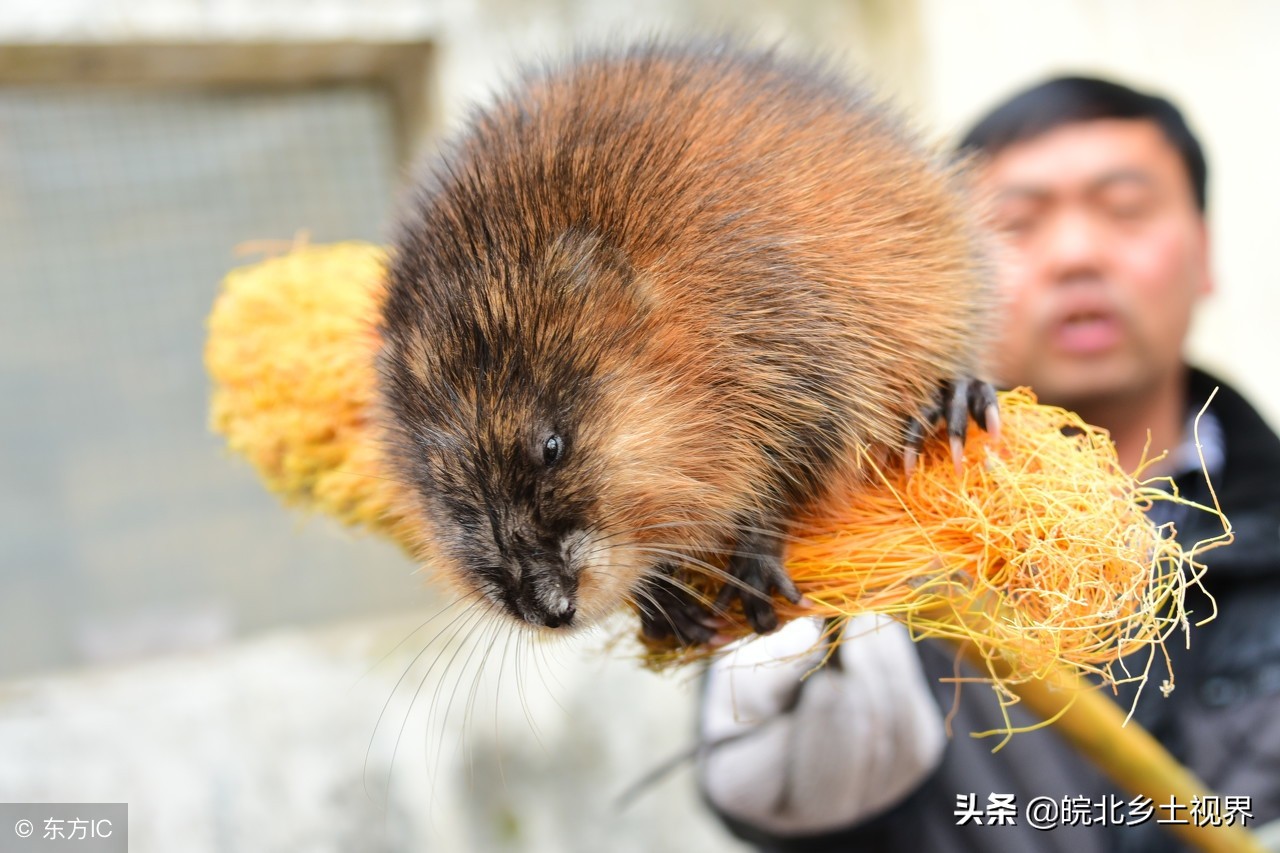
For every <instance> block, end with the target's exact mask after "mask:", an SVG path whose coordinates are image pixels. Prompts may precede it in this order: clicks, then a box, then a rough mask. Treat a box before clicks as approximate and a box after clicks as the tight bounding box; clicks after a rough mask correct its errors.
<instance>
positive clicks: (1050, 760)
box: [721, 371, 1280, 853]
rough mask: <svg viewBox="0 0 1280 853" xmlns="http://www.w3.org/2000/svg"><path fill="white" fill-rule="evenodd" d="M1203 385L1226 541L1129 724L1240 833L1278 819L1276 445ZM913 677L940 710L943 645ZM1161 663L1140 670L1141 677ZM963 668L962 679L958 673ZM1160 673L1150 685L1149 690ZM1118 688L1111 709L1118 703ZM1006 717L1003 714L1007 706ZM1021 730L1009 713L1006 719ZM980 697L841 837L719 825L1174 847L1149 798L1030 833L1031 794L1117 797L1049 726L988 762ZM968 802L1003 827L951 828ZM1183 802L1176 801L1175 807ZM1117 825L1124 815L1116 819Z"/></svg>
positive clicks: (1129, 852) (1200, 494) (963, 845)
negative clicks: (1008, 808) (909, 774)
mask: <svg viewBox="0 0 1280 853" xmlns="http://www.w3.org/2000/svg"><path fill="white" fill-rule="evenodd" d="M1215 386H1217V387H1218V388H1219V390H1218V394H1217V396H1216V397H1215V398H1214V400H1213V404H1212V407H1211V409H1212V411H1213V414H1214V415H1215V416H1216V418H1217V419H1218V422H1219V424H1220V425H1221V427H1222V433H1223V449H1224V451H1225V459H1224V467H1223V470H1222V471H1221V473H1220V474H1219V475H1218V476H1217V477H1216V478H1215V479H1214V488H1215V489H1216V491H1217V495H1218V499H1219V501H1220V503H1221V506H1222V509H1223V512H1224V513H1225V514H1226V516H1227V518H1228V519H1229V520H1230V522H1231V525H1232V528H1233V530H1234V532H1235V541H1234V542H1233V543H1232V544H1230V545H1228V546H1226V547H1222V548H1218V549H1217V550H1213V551H1211V552H1209V553H1206V554H1205V555H1204V558H1203V560H1204V562H1205V563H1206V564H1207V565H1208V571H1207V572H1206V575H1205V578H1204V586H1205V588H1206V589H1207V590H1208V591H1209V592H1210V593H1211V594H1212V595H1213V598H1214V600H1216V602H1217V608H1218V615H1217V618H1216V619H1214V620H1213V621H1212V622H1210V623H1208V624H1206V625H1204V626H1202V627H1199V628H1193V629H1192V631H1191V646H1190V648H1189V649H1188V648H1186V647H1185V646H1186V644H1185V643H1184V642H1183V636H1182V635H1181V633H1179V634H1175V635H1174V636H1173V637H1172V638H1171V639H1170V641H1169V643H1168V649H1169V652H1170V654H1171V655H1172V658H1173V672H1174V674H1175V676H1176V688H1175V689H1174V691H1173V692H1172V694H1170V695H1169V697H1168V698H1164V697H1162V696H1161V694H1160V691H1159V690H1158V689H1154V688H1156V687H1158V683H1157V684H1152V685H1148V687H1147V688H1146V689H1144V690H1143V692H1142V695H1141V700H1140V701H1139V703H1138V707H1137V710H1136V712H1135V714H1134V718H1135V719H1136V720H1137V721H1139V722H1140V723H1141V724H1142V725H1143V726H1144V727H1146V728H1147V729H1148V730H1149V731H1150V732H1151V733H1152V734H1153V735H1155V737H1156V738H1157V739H1158V740H1159V741H1160V742H1161V743H1163V744H1164V745H1165V747H1166V748H1167V749H1169V751H1170V752H1172V753H1173V755H1174V756H1175V757H1177V758H1178V759H1179V760H1181V761H1182V762H1183V763H1184V764H1186V765H1187V766H1188V767H1190V768H1191V769H1192V771H1194V772H1195V773H1196V774H1197V775H1198V776H1199V777H1200V778H1201V779H1203V780H1205V781H1206V782H1207V783H1208V784H1209V786H1210V787H1211V788H1212V789H1213V790H1214V791H1215V792H1216V793H1217V794H1219V795H1222V796H1224V797H1225V796H1227V795H1231V796H1247V797H1249V798H1251V811H1252V814H1253V818H1252V819H1250V820H1248V821H1247V825H1248V826H1251V827H1255V826H1258V825H1260V824H1262V823H1265V822H1268V821H1272V820H1276V819H1280V439H1278V438H1277V437H1276V435H1275V433H1273V432H1272V431H1271V429H1270V428H1269V427H1268V426H1267V424H1266V423H1265V422H1264V421H1263V420H1262V418H1261V417H1260V416H1259V415H1258V413H1257V412H1256V411H1255V410H1254V409H1253V408H1252V407H1251V406H1250V405H1249V403H1248V402H1246V401H1245V400H1244V398H1242V397H1241V396H1240V395H1239V394H1238V393H1236V392H1235V391H1233V390H1232V389H1230V388H1229V387H1227V386H1226V385H1224V384H1223V383H1221V382H1220V381H1218V380H1216V379H1213V378H1212V377H1210V376H1208V375H1206V374H1204V373H1202V372H1199V371H1193V372H1192V374H1191V376H1190V393H1189V397H1188V403H1189V405H1190V406H1191V407H1192V409H1193V411H1198V410H1199V407H1200V406H1201V405H1202V404H1203V402H1204V401H1205V400H1206V399H1208V397H1209V394H1210V392H1211V391H1212V390H1213V389H1214V387H1215ZM1177 482H1178V487H1179V490H1180V491H1181V493H1182V494H1183V495H1184V496H1186V497H1188V498H1190V499H1192V500H1194V501H1197V502H1199V503H1203V504H1205V505H1210V506H1211V505H1212V499H1211V497H1210V495H1209V493H1208V489H1207V487H1206V486H1205V483H1204V478H1203V476H1202V475H1200V474H1199V472H1196V473H1194V474H1191V475H1187V476H1183V477H1180V478H1178V481H1177ZM1178 527H1179V533H1178V538H1179V541H1180V542H1182V543H1184V544H1185V543H1193V542H1196V541H1199V540H1201V539H1206V538H1209V537H1211V536H1214V535H1215V534H1218V533H1221V524H1220V522H1219V521H1218V520H1217V519H1216V518H1215V517H1214V516H1212V515H1210V514H1209V513H1204V512H1190V513H1187V514H1186V515H1185V516H1184V518H1182V519H1180V520H1179V522H1178ZM1211 607H1212V605H1211V603H1210V602H1209V600H1208V599H1207V598H1206V597H1205V596H1204V595H1203V594H1200V593H1198V592H1194V591H1193V592H1192V593H1191V594H1189V595H1188V598H1187V608H1188V610H1190V611H1192V614H1191V621H1192V622H1194V621H1196V620H1198V619H1200V618H1203V617H1204V616H1205V615H1207V614H1208V613H1209V611H1210V609H1211ZM918 648H919V651H920V656H921V661H922V663H923V665H924V671H925V676H926V677H927V678H928V679H929V681H930V683H931V684H932V685H933V686H934V691H935V694H936V698H937V701H938V704H939V707H940V708H941V709H942V710H943V711H944V712H946V711H948V710H950V709H951V706H952V703H953V701H954V698H955V696H954V685H952V684H949V683H942V682H940V681H939V679H945V678H951V677H952V676H954V674H955V673H954V661H955V653H954V651H952V650H950V649H948V648H947V647H945V646H942V645H934V644H930V643H922V644H921V645H920V646H919V647H918ZM1160 672H1161V669H1160V668H1159V666H1158V665H1157V667H1155V668H1153V673H1160ZM971 674H976V673H971ZM1159 678H1160V676H1157V677H1155V678H1153V681H1156V682H1158V681H1159ZM1131 699H1132V694H1131V693H1130V694H1128V695H1125V694H1122V695H1121V696H1119V697H1118V701H1120V702H1121V703H1123V705H1124V707H1126V708H1127V707H1128V706H1129V704H1130V700H1131ZM1015 710H1017V709H1015ZM1020 722H1021V723H1023V724H1025V723H1028V722H1031V718H1030V717H1027V716H1025V715H1022V714H1015V715H1014V725H1019V723H1020ZM1003 725H1004V724H1003V722H1002V719H1001V717H1000V714H999V711H998V709H997V707H996V704H995V701H994V697H993V695H992V694H991V692H990V691H983V690H975V689H966V690H964V691H962V694H961V701H960V705H959V711H958V714H957V716H956V717H955V718H954V719H953V720H952V723H951V727H952V731H953V732H955V736H954V737H953V738H952V739H951V741H950V742H949V743H948V745H947V749H946V753H945V756H944V758H943V761H942V764H941V766H940V767H939V768H938V770H937V771H936V772H935V773H934V774H933V775H932V776H931V777H930V778H929V779H928V780H927V781H926V782H925V783H924V784H923V785H922V786H921V787H920V788H918V789H917V790H916V791H915V792H914V793H913V794H911V795H910V796H909V797H907V799H906V800H904V801H903V802H901V803H900V804H898V805H897V806H895V807H894V808H891V809H890V810H889V811H888V812H887V813H885V814H882V815H880V816H878V817H876V818H873V819H871V820H870V821H868V822H866V823H863V824H859V825H858V826H856V827H853V828H850V829H848V830H846V831H843V832H838V833H833V834H830V835H822V836H812V837H804V838H779V837H777V836H773V835H770V834H768V833H765V832H761V831H760V830H759V829H757V828H756V827H752V826H748V825H745V824H742V823H740V822H738V821H735V820H733V819H732V818H729V817H727V816H725V815H721V817H722V818H723V819H724V820H725V822H726V823H727V824H728V825H729V827H730V829H731V830H733V831H734V833H735V834H737V835H739V836H740V837H742V838H744V839H746V840H748V841H750V842H753V843H755V844H757V845H758V846H760V848H761V849H762V850H767V851H804V853H818V851H921V853H960V851H965V853H968V851H973V853H979V851H981V853H1004V851H1009V853H1014V851H1016V853H1040V851H1044V852H1045V853H1048V851H1063V853H1095V851H1096V853H1169V852H1170V851H1183V850H1185V849H1186V848H1184V847H1181V846H1179V844H1178V842H1177V841H1176V839H1175V838H1174V836H1172V835H1170V834H1168V832H1167V830H1166V829H1165V828H1164V827H1161V826H1158V825H1157V823H1156V821H1157V820H1158V819H1161V818H1163V819H1169V818H1170V817H1171V816H1176V817H1177V818H1178V819H1180V820H1181V819H1186V818H1187V817H1188V811H1186V810H1182V811H1178V812H1177V813H1176V815H1175V814H1174V813H1173V812H1171V810H1169V809H1168V808H1166V809H1163V810H1162V809H1159V808H1158V804H1156V805H1157V807H1156V808H1155V809H1154V811H1153V813H1152V815H1151V817H1150V819H1149V820H1147V821H1146V822H1145V823H1142V824H1139V825H1136V826H1108V827H1103V826H1098V825H1093V826H1087V827H1083V826H1075V827H1064V826H1059V827H1058V828H1055V829H1052V830H1049V831H1045V830H1039V829H1035V828H1032V827H1031V826H1029V825H1028V824H1027V821H1026V819H1025V808H1026V807H1027V805H1028V804H1029V802H1030V801H1031V800H1032V798H1035V797H1049V798H1053V799H1055V800H1057V801H1058V802H1059V803H1060V802H1061V800H1062V799H1063V798H1064V797H1089V798H1091V799H1092V800H1093V801H1094V802H1100V801H1106V797H1107V796H1108V795H1116V796H1119V797H1121V798H1122V799H1123V800H1124V801H1125V802H1126V803H1127V802H1128V800H1129V799H1130V797H1129V795H1125V794H1121V792H1119V791H1118V790H1117V789H1115V788H1114V787H1112V786H1111V784H1110V783H1109V782H1108V781H1107V780H1105V779H1104V778H1103V777H1101V776H1100V774H1099V773H1098V771H1096V770H1095V769H1093V767H1092V766H1090V765H1089V764H1087V763H1086V762H1085V761H1084V760H1083V759H1081V758H1080V757H1078V756H1077V755H1076V754H1075V753H1074V752H1073V751H1072V749H1071V748H1070V747H1069V746H1067V745H1066V744H1065V743H1064V742H1063V741H1062V740H1061V739H1060V738H1059V737H1058V735H1057V734H1056V733H1055V732H1054V731H1053V729H1052V727H1050V728H1047V729H1041V730H1039V731H1035V732H1030V733H1024V734H1018V735H1015V736H1014V737H1013V738H1012V739H1011V740H1010V741H1009V743H1008V744H1007V745H1006V746H1005V747H1004V749H1002V750H1001V751H1000V752H999V753H997V754H995V755H992V754H991V747H992V741H991V740H984V739H976V738H972V737H969V736H968V733H969V732H978V731H987V730H991V729H1000V728H1003ZM970 794H972V795H974V798H975V799H974V802H975V803H976V805H977V807H978V810H979V811H982V810H983V809H984V808H985V807H986V806H987V804H988V797H989V796H990V795H991V794H1013V795H1015V798H1016V799H1015V803H1016V815H1015V820H1016V821H1017V823H1016V825H1013V826H1009V825H990V823H989V822H987V821H984V823H983V825H977V824H975V823H972V822H969V823H967V824H966V825H963V826H957V820H958V818H957V802H958V800H957V798H958V797H967V795H970ZM1182 805H1183V806H1187V805H1189V804H1187V803H1182ZM1121 814H1122V816H1125V817H1127V814H1128V813H1127V810H1126V811H1122V813H1121Z"/></svg>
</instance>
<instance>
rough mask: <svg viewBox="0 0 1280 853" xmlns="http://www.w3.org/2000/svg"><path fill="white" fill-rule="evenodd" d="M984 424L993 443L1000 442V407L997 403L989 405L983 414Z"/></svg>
mask: <svg viewBox="0 0 1280 853" xmlns="http://www.w3.org/2000/svg"><path fill="white" fill-rule="evenodd" d="M983 419H984V424H983V426H985V427H986V430H987V435H989V436H991V440H992V441H996V442H998V441H999V440H1000V407H999V406H997V405H996V404H995V403H989V404H988V405H987V408H986V409H985V410H984V412H983Z"/></svg>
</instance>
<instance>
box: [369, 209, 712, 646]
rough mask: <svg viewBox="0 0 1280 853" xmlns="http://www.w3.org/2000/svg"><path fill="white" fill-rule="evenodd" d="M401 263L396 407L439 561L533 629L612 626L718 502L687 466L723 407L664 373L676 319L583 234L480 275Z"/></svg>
mask: <svg viewBox="0 0 1280 853" xmlns="http://www.w3.org/2000/svg"><path fill="white" fill-rule="evenodd" d="M402 255H403V256H402V257H400V258H398V259H397V261H396V263H395V264H394V265H393V269H392V274H391V276H390V287H389V291H388V295H387V299H386V301H385V303H384V312H383V328H382V334H383V338H384V347H383V351H382V354H381V364H380V367H381V375H382V389H381V393H382V404H383V406H382V408H383V412H384V416H385V417H386V418H387V420H388V421H389V423H388V426H389V436H390V438H391V442H390V443H391V452H392V454H393V458H394V459H395V460H396V462H397V463H398V464H397V466H396V468H397V471H398V473H399V474H400V477H401V478H402V479H404V480H407V481H408V483H409V484H410V485H411V486H412V492H413V506H412V507H411V508H410V509H411V511H412V512H413V513H414V514H415V516H416V517H418V518H419V519H420V520H421V522H422V525H423V527H424V537H423V538H424V540H425V542H424V543H423V544H424V548H423V551H424V554H423V556H424V557H426V558H427V560H428V561H429V562H430V563H432V564H433V568H442V569H445V570H446V571H451V572H452V574H453V575H454V577H455V579H456V580H458V581H459V582H460V583H461V585H462V586H463V588H464V589H465V590H467V591H469V592H472V593H476V594H479V595H482V596H484V597H485V598H487V599H488V600H489V601H490V602H491V603H493V604H496V605H498V606H500V607H501V608H502V610H504V611H505V612H507V613H508V614H510V615H511V616H513V617H515V618H516V619H518V620H520V621H522V622H525V623H528V624H530V625H534V626H545V627H548V628H569V627H575V626H578V625H584V624H591V623H593V622H596V621H598V620H599V619H601V618H603V617H604V616H605V615H607V614H608V613H609V612H611V611H613V610H614V609H615V608H616V607H617V606H618V605H619V604H620V603H622V602H624V601H625V600H627V598H628V597H629V596H630V595H631V594H632V593H633V592H634V591H635V587H636V584H637V583H638V582H639V580H640V579H641V578H643V577H644V575H645V573H646V572H647V571H648V570H649V569H652V568H653V567H654V566H655V565H657V564H658V563H659V562H662V561H663V560H662V558H661V556H660V555H659V551H661V550H662V549H660V548H659V546H658V543H661V545H662V548H670V547H673V546H674V547H676V549H677V550H682V547H683V543H686V542H692V541H697V540H698V539H699V538H700V533H699V529H700V528H701V527H702V524H700V523H698V522H694V523H692V524H691V523H690V519H693V518H705V517H707V511H708V509H709V508H713V507H714V506H715V505H716V503H717V501H716V499H715V497H714V496H713V495H712V494H710V493H709V492H713V491H714V489H713V487H712V486H711V484H709V483H707V482H706V481H705V478H703V477H701V476H700V475H699V473H698V472H697V471H692V470H688V469H687V466H686V465H684V464H683V461H684V459H683V457H685V456H686V455H687V454H688V453H689V452H691V451H692V452H694V453H695V454H696V452H697V449H696V448H692V447H691V446H690V442H699V443H701V444H704V445H705V444H707V443H708V442H707V435H708V433H707V430H706V419H707V418H708V417H710V416H711V415H710V412H709V410H708V407H707V406H705V405H702V404H701V403H700V402H699V401H695V400H690V399H687V395H685V397H684V398H682V397H681V396H680V395H679V394H671V393H666V391H665V389H664V388H663V385H664V383H665V382H666V381H667V380H666V379H664V372H669V369H668V368H662V367H659V368H653V367H652V365H654V364H657V365H662V364H669V357H668V359H666V360H664V359H663V358H662V357H661V356H655V355H654V353H655V351H657V350H662V349H665V347H666V346H667V344H669V341H668V342H665V343H664V342H663V340H662V338H663V333H662V331H660V329H661V327H662V325H663V324H662V323H661V321H660V319H658V318H656V317H655V315H656V314H659V313H660V311H657V310H655V308H654V306H652V305H651V304H650V300H649V298H648V296H647V294H646V292H645V286H644V282H643V281H642V278H641V277H640V276H638V275H637V273H636V271H635V270H634V269H633V268H632V267H631V266H630V265H629V264H628V263H627V261H626V259H625V258H623V257H622V256H621V255H620V254H619V253H618V252H616V251H614V250H613V249H612V248H611V247H609V246H607V245H606V244H605V243H603V242H602V241H601V240H599V239H598V238H596V237H594V236H592V235H589V234H584V233H581V232H577V231H573V230H570V231H568V232H566V233H564V234H562V235H561V236H560V237H559V238H558V239H556V240H554V241H552V245H551V246H550V248H548V249H545V250H544V251H543V252H541V253H538V255H539V256H537V257H533V258H527V257H526V258H524V259H520V258H516V259H514V260H512V261H510V262H494V261H493V259H492V258H490V259H488V261H487V262H486V263H485V264H484V265H476V266H475V267H472V268H466V267H463V266H458V265H444V266H442V265H440V264H439V263H438V262H437V261H435V260H430V259H424V258H421V257H419V258H417V259H414V258H413V257H410V256H409V255H408V253H402ZM646 365H649V366H648V367H647V366H646ZM709 450H710V448H704V452H703V457H705V456H706V452H707V451H709ZM713 464H714V462H713ZM699 467H701V465H699ZM712 515H714V513H712ZM701 538H705V534H701Z"/></svg>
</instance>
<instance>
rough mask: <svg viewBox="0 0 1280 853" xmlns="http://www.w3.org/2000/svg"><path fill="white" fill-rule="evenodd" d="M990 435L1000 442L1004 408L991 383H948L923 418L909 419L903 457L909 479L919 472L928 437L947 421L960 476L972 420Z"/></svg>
mask: <svg viewBox="0 0 1280 853" xmlns="http://www.w3.org/2000/svg"><path fill="white" fill-rule="evenodd" d="M970 415H972V416H973V419H974V421H976V422H977V424H978V426H980V427H982V429H984V430H986V431H987V434H988V435H990V436H991V438H992V440H999V438H1000V407H999V405H998V404H997V402H996V389H995V387H994V386H993V385H992V384H991V383H990V382H983V381H981V380H978V379H957V380H955V381H954V382H944V383H943V384H942V386H941V387H940V388H939V389H938V393H937V395H936V396H935V398H934V401H933V402H932V403H930V404H929V405H928V406H926V407H925V408H924V410H923V411H922V412H920V414H919V415H917V416H916V417H914V418H909V419H908V420H907V423H906V427H905V430H904V432H905V448H904V450H903V454H902V462H903V467H904V468H905V469H906V472H907V476H908V477H909V476H911V472H912V471H914V470H915V467H916V462H918V461H919V459H920V452H921V450H922V449H923V448H924V439H925V436H926V435H928V434H929V431H930V430H931V429H932V428H933V425H934V424H935V423H937V421H938V419H939V418H943V417H945V419H946V423H947V435H948V436H949V437H950V439H951V459H952V461H953V462H955V465H956V471H957V472H959V470H960V468H961V466H962V465H963V464H964V439H965V435H966V434H967V433H968V431H969V416H970Z"/></svg>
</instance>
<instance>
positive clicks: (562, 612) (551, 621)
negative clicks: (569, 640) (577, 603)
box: [542, 596, 578, 628]
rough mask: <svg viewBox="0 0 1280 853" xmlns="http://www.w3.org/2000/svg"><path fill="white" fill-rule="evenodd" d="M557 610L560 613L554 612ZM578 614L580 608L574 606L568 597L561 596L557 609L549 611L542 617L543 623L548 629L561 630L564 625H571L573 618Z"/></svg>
mask: <svg viewBox="0 0 1280 853" xmlns="http://www.w3.org/2000/svg"><path fill="white" fill-rule="evenodd" d="M556 609H558V610H559V612H553V611H555V610H556ZM577 613H578V608H576V607H574V606H573V602H572V601H570V600H569V598H568V596H561V598H560V601H559V602H557V607H556V608H552V609H549V610H548V611H547V613H546V615H545V616H543V617H542V622H543V624H544V625H546V626H547V627H548V628H559V627H561V626H563V625H569V624H571V623H572V622H573V617H574V616H575V615H577Z"/></svg>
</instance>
